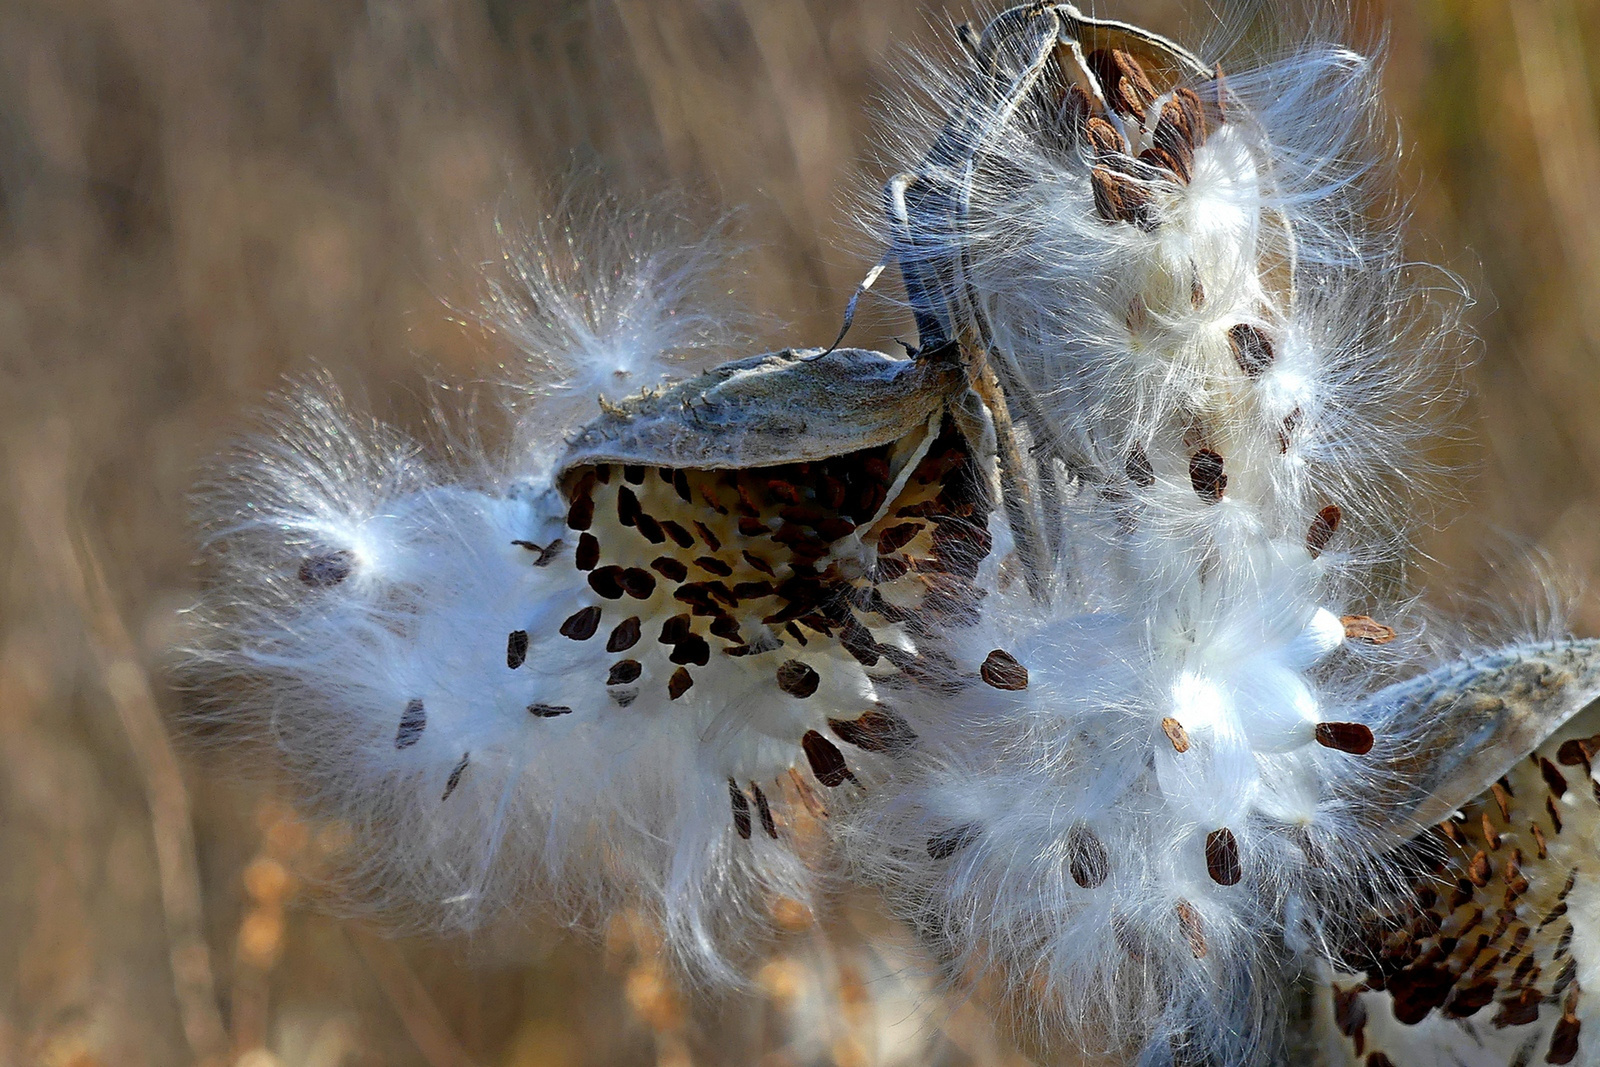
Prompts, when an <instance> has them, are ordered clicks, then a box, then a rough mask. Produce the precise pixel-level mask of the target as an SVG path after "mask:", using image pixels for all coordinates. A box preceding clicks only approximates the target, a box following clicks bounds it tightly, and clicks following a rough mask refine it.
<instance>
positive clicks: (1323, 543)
mask: <svg viewBox="0 0 1600 1067" xmlns="http://www.w3.org/2000/svg"><path fill="white" fill-rule="evenodd" d="M1343 518H1344V512H1342V511H1340V510H1339V505H1338V504H1329V505H1328V506H1327V507H1325V508H1323V509H1322V510H1321V511H1319V512H1317V517H1316V518H1314V519H1312V520H1311V527H1310V529H1308V530H1306V551H1307V552H1309V553H1311V558H1312V559H1316V558H1317V557H1318V556H1320V555H1322V550H1323V549H1325V548H1327V547H1328V542H1329V541H1332V540H1333V535H1334V534H1336V533H1338V532H1339V521H1340V520H1341V519H1343Z"/></svg>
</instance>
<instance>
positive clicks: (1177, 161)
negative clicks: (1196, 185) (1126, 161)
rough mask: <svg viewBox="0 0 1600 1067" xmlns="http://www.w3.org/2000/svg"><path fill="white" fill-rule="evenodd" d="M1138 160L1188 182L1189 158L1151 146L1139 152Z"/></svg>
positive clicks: (1185, 182)
mask: <svg viewBox="0 0 1600 1067" xmlns="http://www.w3.org/2000/svg"><path fill="white" fill-rule="evenodd" d="M1138 159H1139V162H1141V163H1143V164H1144V165H1145V166H1147V167H1151V168H1153V169H1155V170H1164V171H1166V172H1167V173H1168V174H1170V175H1171V176H1172V177H1173V178H1175V179H1176V180H1178V181H1180V182H1183V183H1184V184H1188V181H1189V160H1188V159H1187V158H1185V157H1181V156H1176V155H1173V154H1172V153H1171V152H1168V151H1167V150H1166V149H1165V148H1159V147H1151V148H1146V149H1145V150H1144V151H1143V152H1140V153H1139V156H1138Z"/></svg>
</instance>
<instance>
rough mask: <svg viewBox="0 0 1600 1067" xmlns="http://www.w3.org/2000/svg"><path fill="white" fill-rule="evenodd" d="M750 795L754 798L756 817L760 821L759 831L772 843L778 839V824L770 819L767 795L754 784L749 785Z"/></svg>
mask: <svg viewBox="0 0 1600 1067" xmlns="http://www.w3.org/2000/svg"><path fill="white" fill-rule="evenodd" d="M750 795H751V796H753V797H755V798H756V815H757V816H759V817H760V819H761V829H762V830H764V831H765V832H766V835H767V836H768V837H770V838H772V839H773V840H774V841H776V840H777V839H778V824H777V822H776V821H775V820H774V819H773V818H772V806H771V805H769V804H768V803H767V794H765V793H763V792H762V791H761V787H760V786H759V785H756V784H755V783H754V782H751V783H750Z"/></svg>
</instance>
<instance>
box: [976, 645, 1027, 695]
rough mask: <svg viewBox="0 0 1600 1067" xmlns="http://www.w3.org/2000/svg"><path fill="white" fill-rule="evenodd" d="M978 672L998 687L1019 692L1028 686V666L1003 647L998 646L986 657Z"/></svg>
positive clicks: (990, 683) (989, 682)
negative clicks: (1019, 661)
mask: <svg viewBox="0 0 1600 1067" xmlns="http://www.w3.org/2000/svg"><path fill="white" fill-rule="evenodd" d="M978 674H979V676H980V677H982V678H983V680H984V681H985V682H987V683H988V684H989V685H992V686H994V687H995V688H996V689H1006V690H1010V691H1012V692H1017V691H1019V690H1023V689H1026V688H1028V668H1026V667H1024V666H1023V665H1022V664H1020V663H1018V662H1017V660H1016V657H1014V656H1013V655H1012V654H1011V653H1009V652H1007V651H1006V650H1005V649H1003V648H997V649H995V650H994V651H993V652H990V653H989V654H988V655H987V656H985V657H984V660H983V666H981V667H979V668H978Z"/></svg>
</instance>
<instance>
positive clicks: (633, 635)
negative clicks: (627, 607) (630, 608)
mask: <svg viewBox="0 0 1600 1067" xmlns="http://www.w3.org/2000/svg"><path fill="white" fill-rule="evenodd" d="M639 629H640V625H639V616H637V615H633V616H630V617H628V618H626V619H623V620H622V621H621V622H619V623H617V626H616V629H614V630H612V631H611V636H610V637H608V638H606V651H607V652H626V651H628V649H630V648H632V647H633V646H634V645H636V644H638V643H639Z"/></svg>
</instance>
